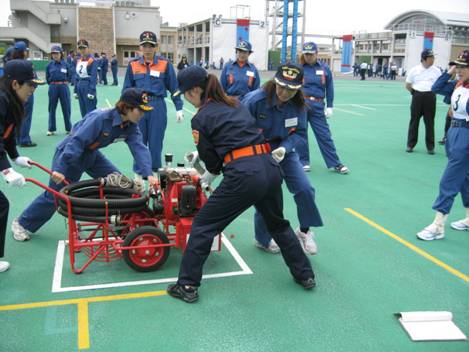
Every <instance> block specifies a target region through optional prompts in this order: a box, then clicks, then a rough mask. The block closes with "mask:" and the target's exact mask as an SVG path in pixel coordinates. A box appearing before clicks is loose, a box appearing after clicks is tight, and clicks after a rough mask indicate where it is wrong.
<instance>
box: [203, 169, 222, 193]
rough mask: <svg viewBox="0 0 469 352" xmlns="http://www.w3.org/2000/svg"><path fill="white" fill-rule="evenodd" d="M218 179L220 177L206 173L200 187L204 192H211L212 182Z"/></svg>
mask: <svg viewBox="0 0 469 352" xmlns="http://www.w3.org/2000/svg"><path fill="white" fill-rule="evenodd" d="M217 177H218V175H214V174H212V173H211V172H209V171H205V173H204V174H203V175H202V177H201V178H200V185H201V186H202V188H203V189H204V190H209V189H210V185H211V184H212V182H213V181H214V180H215V179H216V178H217Z"/></svg>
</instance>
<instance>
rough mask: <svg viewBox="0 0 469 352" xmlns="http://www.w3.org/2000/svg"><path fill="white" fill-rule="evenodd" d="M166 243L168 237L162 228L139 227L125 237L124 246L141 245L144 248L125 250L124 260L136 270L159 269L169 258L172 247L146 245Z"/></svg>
mask: <svg viewBox="0 0 469 352" xmlns="http://www.w3.org/2000/svg"><path fill="white" fill-rule="evenodd" d="M166 243H169V241H168V238H167V237H166V235H165V234H164V233H163V231H161V230H160V229H158V228H156V227H152V226H141V227H138V228H136V229H135V230H133V231H131V232H130V233H129V234H128V235H127V236H126V237H125V240H124V243H123V246H125V247H127V246H139V247H140V246H141V247H142V248H141V249H140V248H138V249H129V250H124V251H123V257H124V260H125V261H126V263H127V264H128V265H129V266H130V267H131V268H132V269H134V270H136V271H141V272H148V271H154V270H157V269H158V268H159V267H160V266H162V265H163V264H164V263H165V262H166V260H167V259H168V256H169V249H170V248H169V247H153V248H145V247H146V246H151V245H158V244H166Z"/></svg>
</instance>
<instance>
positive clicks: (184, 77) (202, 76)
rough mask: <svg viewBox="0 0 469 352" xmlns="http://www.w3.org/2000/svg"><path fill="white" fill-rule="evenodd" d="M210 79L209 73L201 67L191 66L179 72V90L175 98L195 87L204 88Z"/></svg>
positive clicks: (175, 93)
mask: <svg viewBox="0 0 469 352" xmlns="http://www.w3.org/2000/svg"><path fill="white" fill-rule="evenodd" d="M207 78H208V72H207V71H206V70H205V69H204V68H203V67H200V66H189V67H186V68H184V69H182V70H181V71H179V72H178V83H179V88H178V90H177V91H176V92H174V94H173V97H177V96H178V95H180V94H184V93H185V92H187V91H188V90H190V89H192V88H194V87H200V86H204V85H205V82H206V81H207Z"/></svg>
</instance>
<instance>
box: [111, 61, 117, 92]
mask: <svg viewBox="0 0 469 352" xmlns="http://www.w3.org/2000/svg"><path fill="white" fill-rule="evenodd" d="M118 70H119V62H118V61H117V57H116V54H113V55H112V58H111V72H112V85H113V86H117V85H118V84H119V82H118V79H117V71H118Z"/></svg>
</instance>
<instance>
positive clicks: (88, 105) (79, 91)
mask: <svg viewBox="0 0 469 352" xmlns="http://www.w3.org/2000/svg"><path fill="white" fill-rule="evenodd" d="M77 46H78V51H79V52H80V58H79V59H78V60H77V64H76V65H75V89H74V96H75V98H76V99H78V102H79V104H80V112H81V116H82V117H84V116H85V115H86V114H88V113H89V112H91V111H93V110H95V109H96V105H97V104H98V98H97V96H96V83H97V82H98V62H97V61H96V60H95V59H94V58H93V55H91V54H90V53H89V49H88V47H89V44H88V41H86V40H85V39H80V40H79V41H78V43H77Z"/></svg>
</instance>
